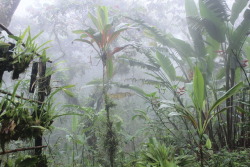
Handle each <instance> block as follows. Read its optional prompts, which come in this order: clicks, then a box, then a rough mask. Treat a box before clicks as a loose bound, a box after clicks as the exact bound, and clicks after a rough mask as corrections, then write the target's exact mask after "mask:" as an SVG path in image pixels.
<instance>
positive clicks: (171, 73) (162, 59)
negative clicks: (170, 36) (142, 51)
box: [156, 51, 176, 81]
mask: <svg viewBox="0 0 250 167" xmlns="http://www.w3.org/2000/svg"><path fill="white" fill-rule="evenodd" d="M156 57H157V62H158V64H159V65H160V66H161V68H162V69H163V71H164V72H165V74H167V76H168V77H169V78H170V79H171V80H172V81H175V79H176V71H175V68H174V66H173V64H172V62H171V61H170V59H169V58H168V57H167V56H164V55H163V54H161V53H160V52H158V51H157V52H156Z"/></svg>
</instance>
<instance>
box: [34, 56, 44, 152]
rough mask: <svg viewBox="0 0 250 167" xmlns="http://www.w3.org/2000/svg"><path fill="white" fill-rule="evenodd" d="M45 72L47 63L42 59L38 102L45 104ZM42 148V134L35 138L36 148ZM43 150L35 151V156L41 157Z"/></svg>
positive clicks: (39, 106)
mask: <svg viewBox="0 0 250 167" xmlns="http://www.w3.org/2000/svg"><path fill="white" fill-rule="evenodd" d="M45 72H46V62H42V60H41V59H40V61H39V63H38V101H39V102H44V100H45V95H46V93H45ZM42 105H43V104H42V103H38V111H37V115H40V114H41V112H44V111H42ZM37 146H42V134H41V136H38V137H36V138H35V147H37ZM41 154H42V148H37V149H35V155H38V156H39V155H41Z"/></svg>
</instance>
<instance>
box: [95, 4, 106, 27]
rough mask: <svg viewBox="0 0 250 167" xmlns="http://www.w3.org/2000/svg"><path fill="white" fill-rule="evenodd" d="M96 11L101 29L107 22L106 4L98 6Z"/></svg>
mask: <svg viewBox="0 0 250 167" xmlns="http://www.w3.org/2000/svg"><path fill="white" fill-rule="evenodd" d="M97 13H98V21H99V23H101V25H102V29H101V30H103V29H104V28H105V26H106V25H107V24H108V8H107V7H106V6H98V9H97Z"/></svg>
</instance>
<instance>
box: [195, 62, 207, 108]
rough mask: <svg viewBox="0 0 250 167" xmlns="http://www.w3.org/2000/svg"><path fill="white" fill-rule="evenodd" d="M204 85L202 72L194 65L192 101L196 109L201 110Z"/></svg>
mask: <svg viewBox="0 0 250 167" xmlns="http://www.w3.org/2000/svg"><path fill="white" fill-rule="evenodd" d="M204 85H205V84H204V79H203V76H202V73H201V71H200V70H199V68H198V67H196V68H195V73H194V83H193V89H194V97H193V102H194V104H195V106H196V108H197V109H198V110H202V107H203V102H204V99H205V87H204Z"/></svg>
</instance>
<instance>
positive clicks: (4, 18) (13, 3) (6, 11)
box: [0, 0, 21, 27]
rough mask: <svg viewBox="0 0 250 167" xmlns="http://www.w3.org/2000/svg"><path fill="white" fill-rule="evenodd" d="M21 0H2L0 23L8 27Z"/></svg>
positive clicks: (0, 4)
mask: <svg viewBox="0 0 250 167" xmlns="http://www.w3.org/2000/svg"><path fill="white" fill-rule="evenodd" d="M20 1H21V0H0V23H1V24H3V25H4V26H6V27H8V26H9V24H10V21H11V19H12V16H13V14H14V12H15V11H16V9H17V7H18V5H19V3H20Z"/></svg>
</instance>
